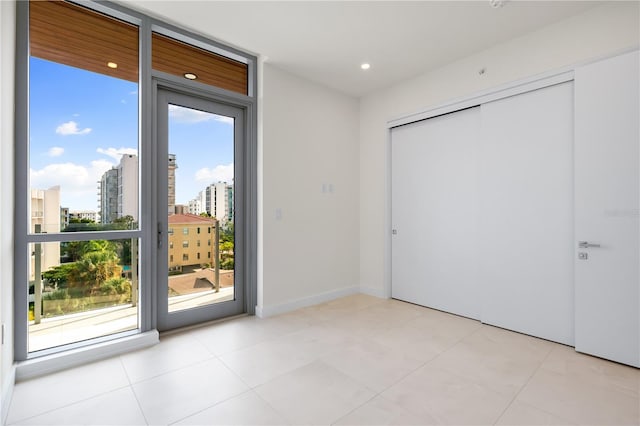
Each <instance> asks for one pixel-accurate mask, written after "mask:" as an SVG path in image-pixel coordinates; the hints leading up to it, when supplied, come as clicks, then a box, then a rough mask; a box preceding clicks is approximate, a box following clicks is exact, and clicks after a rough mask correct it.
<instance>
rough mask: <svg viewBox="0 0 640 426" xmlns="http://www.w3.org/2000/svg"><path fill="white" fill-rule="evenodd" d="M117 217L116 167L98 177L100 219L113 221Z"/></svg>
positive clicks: (103, 221) (106, 221) (105, 221)
mask: <svg viewBox="0 0 640 426" xmlns="http://www.w3.org/2000/svg"><path fill="white" fill-rule="evenodd" d="M117 218H118V169H116V168H115V167H114V168H112V169H111V170H107V171H106V172H104V174H103V175H102V178H101V179H100V221H101V222H102V223H113V221H114V220H116V219H117Z"/></svg>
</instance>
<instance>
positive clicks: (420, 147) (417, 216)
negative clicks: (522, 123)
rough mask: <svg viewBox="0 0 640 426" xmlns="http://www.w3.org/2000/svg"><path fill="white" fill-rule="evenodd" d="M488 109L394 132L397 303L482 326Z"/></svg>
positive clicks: (394, 283)
mask: <svg viewBox="0 0 640 426" xmlns="http://www.w3.org/2000/svg"><path fill="white" fill-rule="evenodd" d="M479 130H480V109H479V108H472V109H467V110H463V111H458V112H455V113H452V114H447V115H444V116H439V117H435V118H431V119H429V120H424V121H420V122H416V123H412V124H409V125H405V126H401V127H397V128H394V129H392V132H391V149H392V223H393V228H394V235H392V297H394V298H396V299H400V300H405V301H408V302H412V303H416V304H419V305H423V306H428V307H431V308H435V309H440V310H443V311H447V312H452V313H454V314H458V315H463V316H466V317H470V318H476V319H477V318H479V304H478V295H479V292H478V288H477V283H476V275H477V270H476V254H477V253H476V207H475V204H476V150H477V146H478V140H477V139H478V135H479Z"/></svg>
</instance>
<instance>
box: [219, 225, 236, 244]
mask: <svg viewBox="0 0 640 426" xmlns="http://www.w3.org/2000/svg"><path fill="white" fill-rule="evenodd" d="M234 236H235V229H234V226H233V222H227V224H226V225H225V226H223V227H221V229H220V242H224V243H226V242H232V243H233V241H234Z"/></svg>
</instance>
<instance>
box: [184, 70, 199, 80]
mask: <svg viewBox="0 0 640 426" xmlns="http://www.w3.org/2000/svg"><path fill="white" fill-rule="evenodd" d="M184 78H186V79H187V80H195V79H196V78H198V76H197V75H195V74H194V73H192V72H185V73H184Z"/></svg>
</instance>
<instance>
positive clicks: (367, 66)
mask: <svg viewBox="0 0 640 426" xmlns="http://www.w3.org/2000/svg"><path fill="white" fill-rule="evenodd" d="M360 68H362V69H363V70H368V69H369V68H371V64H368V63H366V62H365V63H364V64H362V65H360Z"/></svg>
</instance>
